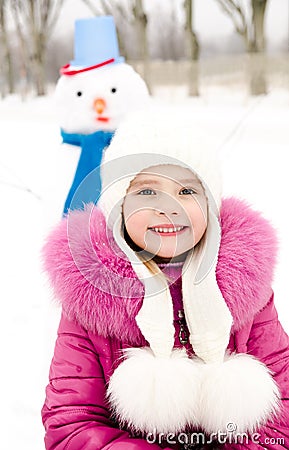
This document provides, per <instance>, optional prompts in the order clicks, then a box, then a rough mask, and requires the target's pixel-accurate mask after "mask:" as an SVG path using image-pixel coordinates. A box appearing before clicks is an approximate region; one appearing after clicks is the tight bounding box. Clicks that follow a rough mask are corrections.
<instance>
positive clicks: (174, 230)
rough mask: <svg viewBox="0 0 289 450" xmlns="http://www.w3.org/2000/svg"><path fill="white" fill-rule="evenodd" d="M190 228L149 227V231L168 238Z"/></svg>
mask: <svg viewBox="0 0 289 450" xmlns="http://www.w3.org/2000/svg"><path fill="white" fill-rule="evenodd" d="M187 228H188V227H186V226H175V227H172V226H166V227H164V226H162V227H149V228H148V229H149V230H150V231H153V232H154V233H158V234H164V235H167V236H171V235H175V234H177V233H181V232H182V231H184V230H185V229H187Z"/></svg>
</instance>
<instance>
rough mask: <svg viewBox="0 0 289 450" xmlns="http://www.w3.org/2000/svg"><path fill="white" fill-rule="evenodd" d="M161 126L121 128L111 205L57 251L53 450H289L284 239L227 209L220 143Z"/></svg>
mask: <svg viewBox="0 0 289 450" xmlns="http://www.w3.org/2000/svg"><path fill="white" fill-rule="evenodd" d="M160 116H161V115H159V116H156V115H154V114H149V115H148V116H145V115H141V114H138V115H135V116H134V117H133V118H130V119H128V120H127V121H126V122H125V123H123V124H122V126H120V127H119V129H118V131H117V132H116V134H115V136H114V138H113V140H112V143H111V145H110V147H109V148H108V150H107V152H106V155H105V161H104V162H103V165H102V168H101V170H102V182H103V188H102V194H101V197H100V202H99V205H98V207H95V206H94V205H89V206H87V207H86V208H85V210H84V211H73V212H71V213H70V214H69V215H68V217H67V218H65V219H63V220H62V222H61V223H60V224H59V226H58V227H57V228H56V229H55V230H54V231H53V232H52V233H51V235H50V237H49V238H48V241H47V243H46V245H45V248H44V259H45V268H46V270H47V272H48V275H49V278H50V281H51V284H52V286H53V288H54V291H55V295H56V297H57V298H58V299H59V300H60V302H61V304H62V310H63V313H62V317H61V321H60V325H59V330H58V338H57V342H56V346H55V353H54V357H53V360H52V364H51V369H50V377H49V378H50V381H49V385H48V386H47V390H46V401H45V404H44V406H43V410H42V417H43V422H44V426H45V429H46V436H45V445H46V449H51V450H52V449H53V450H64V449H65V450H80V449H85V450H97V449H105V450H109V449H111V450H134V449H141V450H145V449H151V450H153V449H157V448H174V449H191V448H199V449H200V448H202V449H209V448H214V449H217V448H218V449H241V448H245V449H252V450H254V449H256V450H257V449H262V448H267V449H271V450H278V449H284V448H285V449H289V395H288V392H289V339H288V336H287V335H286V333H285V332H284V331H283V329H282V326H281V325H280V322H279V320H278V317H277V313H276V310H275V307H274V300H273V293H272V290H271V282H272V278H273V270H274V264H275V259H276V238H275V234H274V231H273V230H272V227H271V226H270V224H269V223H268V222H267V221H266V220H265V219H263V218H262V217H261V216H260V214H259V213H257V212H255V211H253V210H251V209H250V208H249V207H248V206H247V205H246V204H245V203H244V202H243V201H240V200H237V199H233V198H231V199H226V200H223V201H221V185H220V175H219V171H218V165H217V160H216V158H214V155H213V146H214V142H213V140H210V136H209V133H208V132H207V133H206V134H202V132H201V130H200V129H195V130H193V129H192V125H191V124H188V126H186V125H185V124H184V123H181V122H180V121H175V118H174V117H173V118H171V117H169V114H168V115H165V117H163V116H164V115H163V114H162V117H160ZM219 208H220V212H219Z"/></svg>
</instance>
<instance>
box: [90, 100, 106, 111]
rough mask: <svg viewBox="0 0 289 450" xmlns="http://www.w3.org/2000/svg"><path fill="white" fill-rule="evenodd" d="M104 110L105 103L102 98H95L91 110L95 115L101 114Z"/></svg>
mask: <svg viewBox="0 0 289 450" xmlns="http://www.w3.org/2000/svg"><path fill="white" fill-rule="evenodd" d="M105 108H106V103H105V100H104V99H103V98H96V99H95V100H94V102H93V109H94V110H95V112H96V113H97V114H102V113H103V111H104V110H105Z"/></svg>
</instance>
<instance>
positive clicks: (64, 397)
mask: <svg viewBox="0 0 289 450" xmlns="http://www.w3.org/2000/svg"><path fill="white" fill-rule="evenodd" d="M221 224H222V240H221V247H220V251H219V256H218V266H217V281H218V284H219V287H220V289H221V291H222V294H223V297H224V299H225V301H226V303H227V305H228V307H229V309H230V311H231V314H232V316H233V320H234V323H233V327H232V333H231V339H230V343H229V347H228V349H229V350H230V351H231V352H237V353H248V354H250V355H254V356H255V357H256V358H258V359H259V360H260V361H262V362H263V363H265V364H266V365H267V366H268V367H269V368H270V370H271V371H272V374H273V376H274V378H275V381H276V383H277V384H278V386H279V389H280V393H281V401H282V407H281V412H280V414H279V415H278V416H277V417H276V418H275V419H274V421H271V422H270V423H267V424H266V426H265V427H263V428H262V429H261V430H258V431H259V434H260V438H259V442H258V443H257V442H255V441H254V442H253V441H252V440H249V441H248V443H243V444H224V445H223V446H222V445H220V447H218V448H224V449H236V450H239V449H240V448H242V449H250V450H255V449H262V448H267V449H270V450H279V449H284V448H285V449H289V339H288V336H287V335H286V333H285V332H284V330H283V328H282V326H281V324H280V322H279V320H278V316H277V312H276V309H275V306H274V300H273V293H272V290H271V282H272V278H273V269H274V265H275V258H276V238H275V233H274V231H273V230H272V227H271V226H270V225H269V224H268V222H267V221H266V220H265V219H263V218H262V217H261V216H260V214H259V213H256V212H255V211H253V210H251V209H250V208H249V207H248V206H247V205H246V204H245V203H244V202H241V201H240V200H237V199H227V200H224V201H223V203H222V208H221ZM68 236H69V238H68ZM44 262H45V269H46V271H47V272H48V275H49V278H50V281H51V284H52V286H53V289H54V292H55V295H56V297H57V298H58V299H59V300H60V301H61V304H62V309H63V314H62V318H61V322H60V325H59V329H58V338H57V342H56V346H55V353H54V357H53V360H52V364H51V369H50V375H49V384H48V386H47V389H46V400H45V404H44V406H43V409H42V417H43V423H44V426H45V430H46V436H45V445H46V449H48V450H80V449H85V450H97V449H104V450H108V449H111V450H134V449H140V450H145V449H148V450H153V449H157V448H160V445H158V444H157V443H154V444H152V443H148V442H147V441H146V440H145V439H142V438H139V437H134V436H132V434H131V433H130V432H129V431H128V430H126V429H120V427H119V425H118V423H116V422H115V421H114V419H113V418H112V417H111V414H110V410H109V407H108V405H107V402H106V387H107V383H108V381H109V378H110V376H111V375H112V373H113V371H114V370H115V368H116V367H117V365H118V361H119V357H120V356H121V353H122V349H124V348H127V347H140V346H143V345H145V341H144V338H143V337H142V335H141V333H140V330H139V329H138V327H137V324H136V321H135V316H136V315H137V313H138V311H139V309H140V307H141V304H142V298H143V294H144V288H143V285H142V284H141V283H140V281H139V280H138V279H137V278H136V275H135V273H134V272H133V270H132V268H131V265H130V263H129V262H128V261H127V259H126V257H125V256H124V255H123V254H122V253H121V251H120V250H119V249H118V247H117V246H116V244H114V243H113V242H111V236H110V235H109V231H107V230H106V224H105V220H104V217H103V216H102V214H101V212H100V211H98V210H97V209H95V208H94V209H93V210H90V209H87V210H85V211H74V212H73V213H72V214H71V216H69V218H68V219H64V220H63V221H62V222H61V223H60V224H59V226H58V227H57V228H56V229H55V230H54V231H53V232H52V233H51V235H50V236H49V238H48V241H47V243H46V245H45V247H44ZM120 277H124V278H122V280H123V281H121V282H120V281H119V280H120ZM132 294H133V295H132ZM248 400H250V399H248ZM161 446H162V447H165V448H180V447H178V446H177V445H176V446H174V445H169V444H168V443H166V444H162V445H161ZM204 448H206V447H204ZM208 448H209V447H208ZM210 448H211V447H210ZM214 448H216V447H214Z"/></svg>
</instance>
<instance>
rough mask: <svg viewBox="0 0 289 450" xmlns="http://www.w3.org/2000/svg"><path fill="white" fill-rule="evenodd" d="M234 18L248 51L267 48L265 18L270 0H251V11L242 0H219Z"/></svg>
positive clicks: (236, 27)
mask: <svg viewBox="0 0 289 450" xmlns="http://www.w3.org/2000/svg"><path fill="white" fill-rule="evenodd" d="M217 3H219V5H220V6H221V7H222V9H223V11H224V12H225V13H226V14H227V15H228V16H229V17H230V19H231V20H232V22H233V24H234V26H235V30H236V31H237V33H238V34H239V35H240V36H241V37H242V38H243V39H244V44H245V48H246V51H247V52H263V51H264V50H265V34H264V20H265V12H266V7H267V3H268V0H250V3H249V9H250V11H249V13H248V11H247V8H246V2H244V1H240V0H217Z"/></svg>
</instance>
